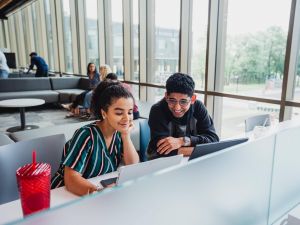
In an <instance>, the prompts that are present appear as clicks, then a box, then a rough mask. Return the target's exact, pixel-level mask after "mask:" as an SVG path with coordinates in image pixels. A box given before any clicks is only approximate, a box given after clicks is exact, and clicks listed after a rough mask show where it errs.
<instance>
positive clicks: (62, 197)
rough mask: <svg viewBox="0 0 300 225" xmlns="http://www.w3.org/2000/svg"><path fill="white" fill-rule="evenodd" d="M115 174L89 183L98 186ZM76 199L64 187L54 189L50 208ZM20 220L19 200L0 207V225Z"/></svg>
mask: <svg viewBox="0 0 300 225" xmlns="http://www.w3.org/2000/svg"><path fill="white" fill-rule="evenodd" d="M117 174H118V172H117V171H115V172H112V173H108V174H104V175H102V176H99V177H94V178H91V179H89V181H91V182H92V183H93V184H95V185H98V184H99V182H100V180H104V179H107V178H111V177H116V176H117ZM100 185H101V184H100ZM78 198H79V196H77V195H74V194H72V193H71V192H69V191H67V190H66V188H65V187H61V188H56V189H53V190H51V202H50V207H51V208H52V207H54V206H58V205H62V204H64V203H67V202H70V201H72V200H75V199H78ZM21 218H23V213H22V208H21V203H20V200H19V199H18V200H15V201H12V202H8V203H6V204H2V205H0V224H4V223H8V222H12V221H14V220H18V219H21Z"/></svg>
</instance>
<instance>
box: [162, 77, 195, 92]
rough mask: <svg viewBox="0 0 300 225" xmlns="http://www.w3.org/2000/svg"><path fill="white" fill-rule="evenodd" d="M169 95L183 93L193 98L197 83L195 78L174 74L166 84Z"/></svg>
mask: <svg viewBox="0 0 300 225" xmlns="http://www.w3.org/2000/svg"><path fill="white" fill-rule="evenodd" d="M166 89H167V94H171V93H174V92H176V93H181V94H187V95H188V96H189V97H192V95H193V94H194V90H195V82H194V80H193V78H192V77H191V76H189V75H187V74H184V73H174V74H173V75H171V76H170V77H169V78H168V79H167V82H166Z"/></svg>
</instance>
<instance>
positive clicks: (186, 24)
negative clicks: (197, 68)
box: [179, 0, 192, 73]
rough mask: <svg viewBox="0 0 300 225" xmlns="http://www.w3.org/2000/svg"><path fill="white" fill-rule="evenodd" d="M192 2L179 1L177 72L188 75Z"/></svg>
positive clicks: (187, 0)
mask: <svg viewBox="0 0 300 225" xmlns="http://www.w3.org/2000/svg"><path fill="white" fill-rule="evenodd" d="M191 6H192V0H181V15H180V39H179V41H180V44H179V46H180V47H179V54H180V55H179V56H180V57H179V71H180V72H182V73H190V68H191V67H190V66H189V65H190V64H191V57H190V50H191V46H190V44H191V36H192V32H191V31H192V29H191V24H192V22H191V20H192V7H191Z"/></svg>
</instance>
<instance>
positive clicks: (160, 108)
mask: <svg viewBox="0 0 300 225" xmlns="http://www.w3.org/2000/svg"><path fill="white" fill-rule="evenodd" d="M165 111H166V109H165V103H164V100H160V101H159V102H157V103H155V104H153V105H152V106H151V110H150V116H155V117H157V116H163V115H165V114H166V113H165ZM157 119H158V118H157Z"/></svg>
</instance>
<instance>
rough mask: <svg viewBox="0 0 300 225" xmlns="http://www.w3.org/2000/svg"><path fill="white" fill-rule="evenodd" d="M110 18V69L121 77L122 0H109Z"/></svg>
mask: <svg viewBox="0 0 300 225" xmlns="http://www.w3.org/2000/svg"><path fill="white" fill-rule="evenodd" d="M111 9H112V11H111V18H112V59H113V62H112V65H111V66H112V70H113V72H114V73H116V74H117V76H118V77H119V78H121V79H123V75H124V62H123V2H122V0H111Z"/></svg>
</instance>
